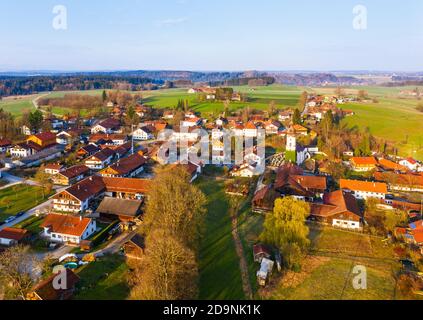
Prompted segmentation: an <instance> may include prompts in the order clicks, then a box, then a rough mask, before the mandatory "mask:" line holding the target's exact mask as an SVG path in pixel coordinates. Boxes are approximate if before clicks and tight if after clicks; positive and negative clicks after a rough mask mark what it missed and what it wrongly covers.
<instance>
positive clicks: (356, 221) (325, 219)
mask: <svg viewBox="0 0 423 320" xmlns="http://www.w3.org/2000/svg"><path fill="white" fill-rule="evenodd" d="M310 219H311V220H314V221H317V222H319V223H324V224H328V225H331V226H333V227H339V228H345V229H355V230H359V229H361V227H362V224H361V223H362V215H361V212H360V208H359V206H358V204H357V200H356V199H355V198H354V196H353V195H352V194H351V193H349V192H345V191H342V190H338V191H334V192H330V193H326V194H325V195H324V196H323V204H320V203H319V204H317V203H313V204H311V215H310Z"/></svg>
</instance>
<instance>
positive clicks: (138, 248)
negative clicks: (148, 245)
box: [123, 233, 145, 259]
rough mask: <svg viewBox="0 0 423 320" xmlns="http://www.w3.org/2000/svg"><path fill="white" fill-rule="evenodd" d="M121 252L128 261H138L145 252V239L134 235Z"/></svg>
mask: <svg viewBox="0 0 423 320" xmlns="http://www.w3.org/2000/svg"><path fill="white" fill-rule="evenodd" d="M123 252H124V254H125V256H126V257H127V258H129V259H139V258H140V257H141V256H143V255H144V252H145V239H144V237H142V236H141V235H140V234H138V233H136V234H135V235H134V236H133V237H132V238H131V239H130V240H128V241H127V242H126V243H125V244H124V245H123Z"/></svg>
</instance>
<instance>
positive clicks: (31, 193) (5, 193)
mask: <svg viewBox="0 0 423 320" xmlns="http://www.w3.org/2000/svg"><path fill="white" fill-rule="evenodd" d="M44 200H45V198H43V192H42V190H41V188H40V187H35V186H29V185H24V184H20V185H15V186H12V187H9V188H6V189H3V190H1V191H0V221H4V220H6V219H7V218H8V217H9V216H12V215H16V214H17V213H19V212H21V211H26V210H29V209H31V208H33V207H35V206H37V205H39V204H40V203H42V202H43V201H44Z"/></svg>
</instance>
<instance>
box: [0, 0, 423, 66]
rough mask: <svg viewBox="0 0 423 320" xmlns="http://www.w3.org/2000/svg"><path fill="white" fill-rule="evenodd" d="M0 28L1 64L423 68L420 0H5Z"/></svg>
mask: <svg viewBox="0 0 423 320" xmlns="http://www.w3.org/2000/svg"><path fill="white" fill-rule="evenodd" d="M58 5H61V6H64V7H65V8H66V17H67V18H66V22H67V25H66V29H57V22H58V21H59V20H58V19H59V18H58V13H57V12H56V13H53V8H55V7H56V6H58ZM358 5H361V6H364V7H365V9H366V10H367V27H365V24H364V23H363V21H364V20H363V19H361V18H362V17H363V11H360V12H355V13H354V11H353V8H355V7H356V6H358ZM361 8H362V7H361ZM61 13H63V11H61ZM62 16H63V15H60V17H62ZM359 18H360V19H359ZM358 19H359V20H358ZM61 21H62V22H63V20H61ZM357 21H358V22H360V21H361V24H359V27H361V28H364V29H357ZM53 22H55V23H56V28H54V27H53ZM59 22H60V21H59ZM60 26H61V27H63V26H64V24H61V25H60ZM354 26H355V27H354ZM0 30H1V33H0V35H1V41H0V70H1V71H22V70H60V71H82V70H85V71H96V70H141V69H142V70H193V71H241V70H262V71H271V70H275V71H276V70H281V71H282V70H288V71H289V70H313V71H334V70H389V71H423V66H422V59H421V58H422V57H423V41H422V40H423V1H421V0H401V1H399V0H384V1H382V0H361V1H358V0H341V1H340V0H37V1H34V0H2V1H0Z"/></svg>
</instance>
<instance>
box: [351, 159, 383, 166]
mask: <svg viewBox="0 0 423 320" xmlns="http://www.w3.org/2000/svg"><path fill="white" fill-rule="evenodd" d="M350 161H351V163H353V164H354V165H356V166H357V165H358V166H376V165H377V161H376V159H375V158H374V157H353V158H351V159H350Z"/></svg>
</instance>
